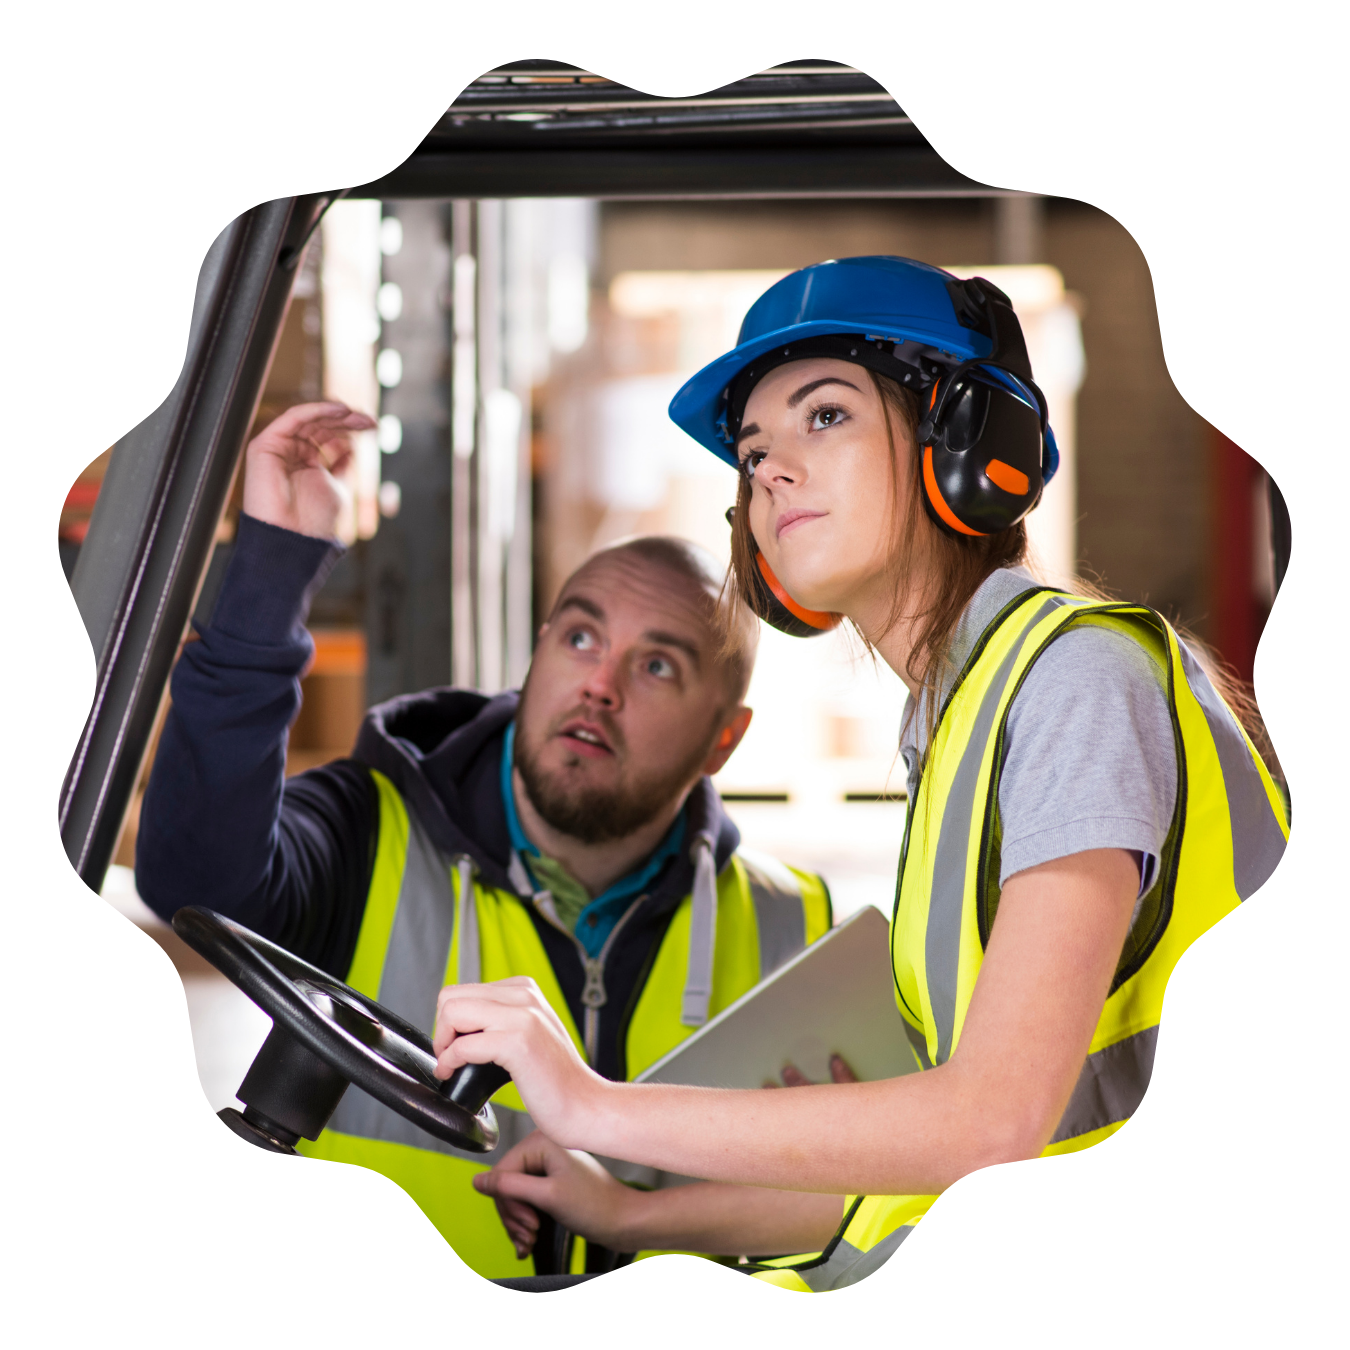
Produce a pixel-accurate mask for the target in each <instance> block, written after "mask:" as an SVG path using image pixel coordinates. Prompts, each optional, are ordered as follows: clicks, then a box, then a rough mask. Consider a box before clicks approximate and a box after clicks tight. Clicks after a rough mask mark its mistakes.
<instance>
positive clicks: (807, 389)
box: [787, 375, 862, 408]
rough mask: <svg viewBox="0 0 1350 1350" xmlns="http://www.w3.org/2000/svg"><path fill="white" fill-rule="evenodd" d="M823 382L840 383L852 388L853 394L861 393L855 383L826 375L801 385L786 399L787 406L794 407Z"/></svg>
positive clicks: (823, 383)
mask: <svg viewBox="0 0 1350 1350" xmlns="http://www.w3.org/2000/svg"><path fill="white" fill-rule="evenodd" d="M825 384H842V385H844V386H845V388H848V389H852V390H853V392H854V393H855V394H861V393H862V390H861V389H859V388H858V386H857V385H856V384H850V383H849V382H848V381H847V380H842V379H840V378H839V376H838V375H826V376H825V377H824V378H823V379H820V380H812V381H811V383H810V384H804V385H802V387H801V388H800V389H798V390H797V392H796V393H795V394H793V395H792V397H791V398H789V399H788V401H787V405H788V407H789V408H795V407H796V406H797V404H799V403H800V402H801V401H802V399H804V398H805V397H806V396H807V394H812V393H814V392H815V391H816V390H817V389H819V388H820V387H821V386H822V385H825Z"/></svg>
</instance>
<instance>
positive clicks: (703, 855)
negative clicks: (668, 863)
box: [680, 834, 717, 1027]
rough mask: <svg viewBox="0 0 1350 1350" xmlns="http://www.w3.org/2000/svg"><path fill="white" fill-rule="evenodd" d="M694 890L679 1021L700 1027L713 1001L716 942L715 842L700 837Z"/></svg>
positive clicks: (694, 852) (695, 847) (696, 847)
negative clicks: (687, 958) (687, 956)
mask: <svg viewBox="0 0 1350 1350" xmlns="http://www.w3.org/2000/svg"><path fill="white" fill-rule="evenodd" d="M692 852H693V855H694V889H693V898H692V900H691V910H690V915H689V964H688V966H687V967H686V970H685V978H684V996H683V997H682V999H681V1000H680V1021H681V1022H682V1023H683V1024H684V1025H685V1026H687V1027H701V1026H702V1025H703V1024H704V1023H705V1022H706V1021H707V1020H708V1005H709V1003H710V1002H711V1000H712V982H713V948H714V947H715V945H716V942H717V863H716V862H715V861H714V859H713V846H712V840H711V839H709V838H708V837H707V835H703V834H700V835H699V836H698V837H697V838H696V839H695V840H694V843H693V848H692Z"/></svg>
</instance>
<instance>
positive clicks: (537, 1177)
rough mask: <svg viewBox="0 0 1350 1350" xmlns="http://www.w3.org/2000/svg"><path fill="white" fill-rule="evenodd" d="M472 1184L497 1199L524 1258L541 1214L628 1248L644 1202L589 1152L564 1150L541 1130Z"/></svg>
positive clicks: (589, 1238)
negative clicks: (637, 1207) (634, 1214)
mask: <svg viewBox="0 0 1350 1350" xmlns="http://www.w3.org/2000/svg"><path fill="white" fill-rule="evenodd" d="M473 1185H474V1189H475V1190H476V1191H478V1192H479V1193H480V1194H482V1195H490V1196H491V1197H492V1198H493V1200H495V1201H496V1203H497V1213H498V1215H500V1217H501V1221H502V1226H503V1227H504V1228H505V1229H506V1232H507V1235H508V1236H509V1237H510V1239H511V1241H512V1243H513V1244H514V1246H515V1249H516V1255H517V1257H519V1258H520V1259H521V1260H524V1259H525V1257H527V1256H528V1255H529V1254H530V1252H531V1250H532V1249H533V1248H534V1242H535V1238H536V1237H537V1236H538V1233H539V1211H540V1210H543V1211H544V1212H545V1213H546V1214H551V1215H552V1216H553V1217H554V1218H555V1219H556V1220H557V1221H558V1222H559V1223H560V1224H562V1225H563V1226H564V1227H565V1228H567V1229H569V1230H570V1231H571V1232H573V1233H580V1234H581V1236H582V1237H584V1238H586V1240H587V1241H589V1242H598V1243H600V1244H601V1245H602V1246H605V1247H609V1248H610V1249H611V1250H614V1251H620V1250H626V1248H625V1247H624V1246H623V1244H624V1242H625V1241H626V1239H625V1236H624V1228H625V1222H626V1219H627V1216H628V1213H629V1210H630V1209H631V1208H632V1206H633V1205H634V1204H635V1203H639V1202H640V1200H641V1192H639V1191H634V1190H633V1189H632V1188H631V1187H628V1186H625V1185H624V1184H623V1182H621V1181H616V1180H615V1178H614V1177H612V1176H611V1175H610V1174H609V1173H608V1172H607V1171H606V1170H605V1169H604V1168H603V1167H602V1166H601V1165H600V1164H599V1163H598V1162H596V1160H595V1159H594V1158H592V1157H591V1155H590V1154H589V1153H582V1152H579V1151H573V1150H571V1149H566V1148H563V1147H562V1146H561V1145H559V1144H555V1143H554V1142H553V1140H552V1139H550V1138H549V1137H548V1136H547V1135H545V1134H542V1133H540V1132H539V1131H538V1130H536V1131H535V1132H534V1133H533V1134H531V1135H529V1136H527V1137H526V1138H525V1139H523V1140H521V1142H520V1143H518V1144H517V1145H516V1146H515V1147H514V1148H513V1149H511V1150H510V1151H509V1152H508V1153H507V1154H506V1156H505V1157H504V1158H502V1160H501V1161H500V1162H499V1163H498V1164H497V1165H496V1166H495V1167H494V1168H493V1169H492V1170H491V1171H490V1172H479V1173H478V1174H477V1175H476V1176H475V1177H474V1179H473Z"/></svg>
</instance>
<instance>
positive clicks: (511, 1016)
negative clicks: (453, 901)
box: [432, 975, 613, 1144]
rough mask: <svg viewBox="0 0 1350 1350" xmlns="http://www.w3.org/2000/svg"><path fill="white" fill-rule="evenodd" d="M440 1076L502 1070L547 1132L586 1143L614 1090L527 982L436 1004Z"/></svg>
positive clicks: (454, 988) (464, 987) (496, 984)
mask: <svg viewBox="0 0 1350 1350" xmlns="http://www.w3.org/2000/svg"><path fill="white" fill-rule="evenodd" d="M432 1049H433V1051H434V1052H435V1054H436V1077H437V1078H449V1077H450V1075H451V1074H452V1073H454V1071H455V1070H456V1069H458V1068H459V1067H460V1065H462V1064H499V1065H500V1066H501V1067H502V1068H503V1069H505V1070H506V1071H507V1072H508V1073H509V1074H510V1075H511V1077H512V1079H513V1080H514V1082H515V1084H516V1088H517V1090H518V1091H519V1092H520V1095H521V1097H522V1099H523V1100H524V1102H525V1109H526V1110H527V1111H529V1113H530V1115H531V1116H532V1117H533V1118H534V1122H535V1124H536V1125H538V1126H539V1128H540V1129H541V1130H547V1131H548V1133H549V1135H550V1136H552V1138H554V1139H556V1140H559V1141H560V1142H562V1143H564V1144H568V1143H572V1142H576V1143H581V1142H582V1138H583V1137H584V1135H585V1133H586V1127H585V1124H584V1122H585V1121H586V1120H587V1118H588V1116H589V1115H590V1114H593V1112H592V1111H591V1108H593V1107H595V1106H597V1105H598V1103H599V1099H600V1098H601V1097H602V1096H603V1095H604V1092H605V1089H606V1087H611V1088H612V1087H613V1085H612V1084H607V1083H606V1082H605V1080H604V1079H603V1078H601V1077H600V1076H599V1075H598V1074H597V1073H595V1072H594V1071H593V1070H591V1069H590V1068H589V1067H588V1066H587V1065H586V1063H585V1061H584V1060H583V1059H582V1058H581V1056H580V1054H578V1053H577V1048H576V1046H575V1045H574V1044H573V1043H572V1038H571V1037H570V1036H569V1035H568V1033H567V1029H566V1028H565V1027H564V1026H563V1024H562V1021H561V1020H560V1019H559V1017H558V1014H557V1013H556V1012H554V1011H553V1008H552V1007H551V1006H550V1005H549V1002H548V1000H547V999H546V998H545V997H544V995H543V994H542V993H541V992H540V990H539V986H538V985H537V984H535V982H534V981H533V980H532V979H530V978H529V977H528V976H525V975H513V976H512V977H511V978H510V979H507V980H495V981H493V982H492V983H491V984H451V985H447V986H446V987H445V988H444V989H442V990H441V993H440V997H439V998H438V999H437V1002H436V1030H435V1034H434V1035H433V1037H432Z"/></svg>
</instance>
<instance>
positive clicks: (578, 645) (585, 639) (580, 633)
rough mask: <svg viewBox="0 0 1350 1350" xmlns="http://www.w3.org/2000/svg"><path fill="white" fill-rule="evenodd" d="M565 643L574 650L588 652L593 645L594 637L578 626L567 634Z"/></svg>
mask: <svg viewBox="0 0 1350 1350" xmlns="http://www.w3.org/2000/svg"><path fill="white" fill-rule="evenodd" d="M567 645H568V646H569V647H571V648H572V649H573V650H574V651H579V652H588V651H590V649H591V648H592V647H594V646H595V638H594V637H593V636H592V635H591V634H590V633H588V632H587V631H586V630H585V629H584V628H578V629H576V630H575V631H574V632H571V633H569V634H568V635H567Z"/></svg>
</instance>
